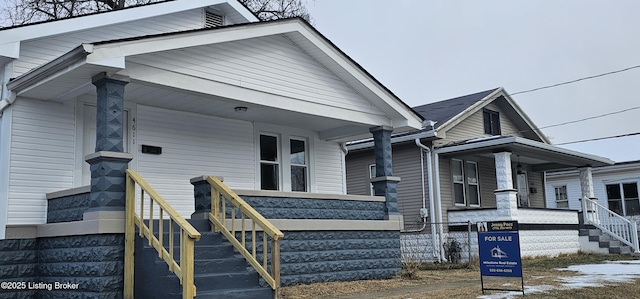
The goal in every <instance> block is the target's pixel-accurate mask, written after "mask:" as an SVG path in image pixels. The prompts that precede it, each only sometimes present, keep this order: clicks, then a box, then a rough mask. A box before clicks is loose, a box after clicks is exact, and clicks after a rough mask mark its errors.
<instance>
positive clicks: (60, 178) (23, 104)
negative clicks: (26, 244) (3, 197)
mask: <svg viewBox="0 0 640 299" xmlns="http://www.w3.org/2000/svg"><path fill="white" fill-rule="evenodd" d="M74 111H75V107H74V106H73V105H68V104H67V105H62V104H59V103H49V102H40V101H33V100H28V99H20V100H19V101H16V102H15V103H14V104H13V127H12V136H11V158H10V163H9V165H10V166H9V167H10V170H9V206H8V222H7V224H36V223H45V222H46V207H47V203H46V199H45V194H46V193H48V192H53V191H60V190H64V189H68V188H71V187H73V175H74V168H75V167H74V165H75V164H74V162H75V160H74V158H75V133H76V127H75V117H74Z"/></svg>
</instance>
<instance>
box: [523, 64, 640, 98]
mask: <svg viewBox="0 0 640 299" xmlns="http://www.w3.org/2000/svg"><path fill="white" fill-rule="evenodd" d="M637 68H640V65H634V66H631V67H628V68H624V69H621V70H617V71H611V72H607V73H602V74H598V75H593V76H588V77H583V78H579V79H575V80H571V81H566V82H561V83H556V84H552V85H547V86H542V87H538V88H534V89H528V90H523V91H518V92H514V93H512V94H511V95H517V94H523V93H529V92H534V91H538V90H541V89H547V88H552V87H557V86H561V85H567V84H571V83H576V82H580V81H584V80H589V79H593V78H598V77H604V76H608V75H613V74H617V73H622V72H626V71H629V70H632V69H637Z"/></svg>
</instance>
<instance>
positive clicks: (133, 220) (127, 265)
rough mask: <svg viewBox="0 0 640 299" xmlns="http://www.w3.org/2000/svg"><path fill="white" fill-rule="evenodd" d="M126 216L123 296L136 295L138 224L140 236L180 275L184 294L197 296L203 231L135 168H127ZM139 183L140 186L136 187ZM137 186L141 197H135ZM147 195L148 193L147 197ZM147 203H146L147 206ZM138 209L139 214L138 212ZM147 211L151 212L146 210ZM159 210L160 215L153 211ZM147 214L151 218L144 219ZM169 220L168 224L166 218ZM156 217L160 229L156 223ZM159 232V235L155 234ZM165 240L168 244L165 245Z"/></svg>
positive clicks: (190, 298)
mask: <svg viewBox="0 0 640 299" xmlns="http://www.w3.org/2000/svg"><path fill="white" fill-rule="evenodd" d="M126 187H127V191H126V194H127V195H126V216H125V217H126V219H125V259H124V277H125V279H124V296H125V298H133V296H134V294H133V290H134V289H133V281H134V268H135V267H134V251H135V226H137V227H138V230H139V234H140V237H146V238H147V239H148V240H149V246H152V247H153V248H155V249H156V250H157V252H158V257H160V258H161V259H163V260H164V261H165V262H166V263H167V265H169V271H171V272H173V273H174V274H175V275H176V276H178V278H179V279H180V284H181V285H182V298H183V299H187V298H188V299H192V298H193V297H195V296H196V286H195V284H194V282H193V279H194V274H193V263H194V242H195V241H198V240H200V233H199V232H198V231H197V230H196V229H195V228H194V227H193V226H191V224H189V222H187V221H186V220H185V219H184V218H183V217H182V216H180V214H178V212H176V210H175V209H173V208H172V207H171V206H170V205H169V204H168V203H167V202H166V201H165V200H164V199H163V198H162V197H161V196H160V195H159V194H158V193H156V192H155V191H154V190H153V189H152V188H151V187H150V186H149V185H148V184H147V183H146V182H145V181H144V180H143V179H142V177H140V175H139V174H138V173H137V172H135V171H134V170H131V169H129V170H127V178H126ZM137 187H139V189H138V188H137ZM137 190H140V197H139V198H136V193H137ZM145 195H147V196H146V197H145ZM145 205H146V206H145ZM136 210H138V211H139V214H138V213H136ZM145 211H146V212H148V215H146V214H145ZM154 213H157V216H156V215H155V214H154ZM145 216H146V217H148V219H145ZM165 219H166V220H168V225H167V226H168V228H165V224H164V221H165ZM156 220H157V232H154V230H155V229H156V228H155V227H154V225H155V224H156V223H155V221H156ZM174 227H176V228H177V230H178V231H179V233H180V240H179V242H180V243H179V244H180V247H179V254H180V262H179V263H178V262H177V261H176V260H175V259H174V246H175V245H176V242H175V240H174V232H176V231H174V230H175V229H176V228H174ZM165 232H168V239H169V240H164V233H165ZM156 233H157V236H156ZM165 243H166V245H165Z"/></svg>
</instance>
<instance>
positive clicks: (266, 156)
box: [260, 135, 280, 190]
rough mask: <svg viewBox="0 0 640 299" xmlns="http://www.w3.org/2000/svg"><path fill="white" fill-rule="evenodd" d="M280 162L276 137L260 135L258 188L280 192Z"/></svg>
mask: <svg viewBox="0 0 640 299" xmlns="http://www.w3.org/2000/svg"><path fill="white" fill-rule="evenodd" d="M279 169H280V161H279V159H278V137H277V136H271V135H260V188H261V189H262V190H280V179H279V178H280V170H279Z"/></svg>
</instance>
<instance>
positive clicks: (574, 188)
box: [545, 178, 597, 210]
mask: <svg viewBox="0 0 640 299" xmlns="http://www.w3.org/2000/svg"><path fill="white" fill-rule="evenodd" d="M560 186H567V198H568V199H569V209H571V210H582V208H581V207H580V201H578V199H579V198H580V196H581V191H580V179H577V180H576V179H571V178H566V179H554V178H547V187H546V190H545V191H546V199H547V207H549V208H557V205H556V193H555V192H556V191H555V187H560ZM596 196H597V195H596Z"/></svg>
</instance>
